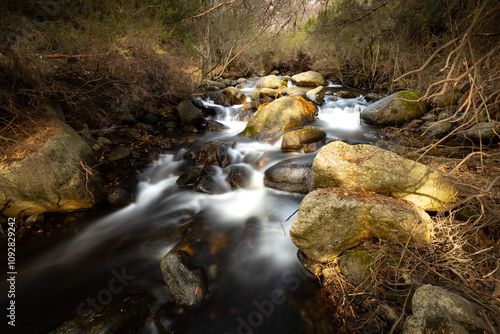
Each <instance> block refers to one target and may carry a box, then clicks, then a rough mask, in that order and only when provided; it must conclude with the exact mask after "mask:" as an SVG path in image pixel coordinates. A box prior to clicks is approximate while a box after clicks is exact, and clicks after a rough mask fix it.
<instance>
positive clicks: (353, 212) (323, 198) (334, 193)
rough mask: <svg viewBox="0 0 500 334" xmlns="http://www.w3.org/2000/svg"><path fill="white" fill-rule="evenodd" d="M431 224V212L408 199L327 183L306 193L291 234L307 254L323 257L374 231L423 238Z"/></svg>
mask: <svg viewBox="0 0 500 334" xmlns="http://www.w3.org/2000/svg"><path fill="white" fill-rule="evenodd" d="M431 227H432V220H431V218H430V217H429V215H428V214H427V213H426V212H425V211H424V210H422V209H420V208H418V207H416V206H415V205H413V204H411V203H409V202H406V201H402V200H400V199H396V198H392V197H388V196H384V195H380V194H376V193H373V192H368V191H362V190H354V189H348V188H330V189H317V190H314V191H312V192H310V193H309V194H307V195H306V197H305V198H304V199H303V200H302V202H301V203H300V205H299V213H298V215H297V218H296V219H295V221H294V223H293V224H292V226H291V227H290V236H291V238H292V241H293V243H294V244H295V245H296V246H297V247H298V248H299V249H300V250H301V251H302V252H304V254H306V255H307V257H309V258H310V259H312V260H315V261H318V262H325V261H329V260H332V259H334V258H335V257H337V256H339V255H340V254H341V253H342V252H343V251H345V250H346V249H348V248H351V247H354V246H356V245H357V244H359V243H360V242H362V241H363V240H366V239H369V238H373V237H375V238H381V239H392V238H393V237H395V238H397V239H398V240H400V241H401V242H403V243H406V242H408V241H410V242H413V243H427V242H429V240H430V230H431Z"/></svg>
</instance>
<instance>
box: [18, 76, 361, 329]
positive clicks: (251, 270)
mask: <svg viewBox="0 0 500 334" xmlns="http://www.w3.org/2000/svg"><path fill="white" fill-rule="evenodd" d="M329 87H333V86H332V85H331V83H329ZM252 90H253V88H246V89H244V90H242V91H243V92H245V93H249V92H251V91H252ZM203 103H204V104H205V105H206V106H210V107H214V108H216V109H217V110H219V114H218V116H217V118H216V119H217V120H218V121H219V122H221V123H223V124H224V125H226V126H227V127H228V129H227V130H225V131H221V132H212V133H209V132H207V133H206V134H205V135H204V136H202V137H201V138H200V139H199V141H201V142H208V141H213V140H219V141H224V140H227V141H231V142H232V141H236V145H235V146H234V148H229V149H228V151H229V154H230V156H231V160H232V164H231V166H240V167H243V168H245V169H246V170H247V171H248V174H249V177H248V182H247V185H246V187H245V188H244V189H238V190H231V187H230V185H229V183H228V182H227V181H226V180H225V179H226V176H227V174H228V172H229V170H230V168H231V166H229V167H226V168H219V167H215V170H216V175H215V178H216V181H217V182H218V183H219V185H221V186H222V188H224V189H225V190H226V191H227V192H226V193H224V194H220V195H208V194H202V193H197V192H194V191H191V190H189V189H184V188H181V187H179V186H178V185H177V184H176V180H177V178H178V177H179V175H181V174H182V173H183V172H184V171H185V170H187V169H189V168H190V167H191V166H190V164H189V163H188V162H186V161H184V160H182V156H183V154H184V153H185V152H186V149H181V150H180V151H179V152H178V153H176V154H168V155H163V156H160V157H159V158H158V160H157V161H156V162H154V163H153V164H152V165H151V166H149V167H148V168H147V169H146V170H144V171H141V172H140V175H139V180H140V182H139V184H138V192H137V196H136V200H135V202H134V203H132V204H130V205H129V206H127V207H125V208H123V209H121V210H118V211H116V212H114V213H112V214H110V215H108V216H107V217H104V218H102V219H99V220H97V221H95V222H93V223H91V224H90V225H89V226H88V227H87V228H85V229H83V230H82V231H80V232H79V233H78V234H77V235H76V236H74V237H72V238H71V239H69V240H66V241H63V242H61V243H59V244H58V245H54V247H53V249H52V250H51V251H49V252H47V253H45V254H43V255H41V256H39V257H38V258H36V260H34V261H33V264H32V265H30V268H29V269H27V270H26V271H25V272H23V276H24V277H34V278H38V277H42V279H43V275H45V274H46V273H47V272H48V271H51V270H52V269H53V268H55V267H57V268H65V267H72V266H76V267H77V268H78V270H79V271H78V272H79V273H83V272H85V275H83V274H81V275H83V277H89V279H91V280H92V279H94V277H95V276H97V275H104V276H106V274H107V273H108V272H109V270H110V268H119V267H121V266H123V267H126V268H127V270H129V271H131V272H133V273H134V276H137V277H139V278H137V279H136V280H135V281H134V282H132V283H131V284H130V288H131V289H133V291H142V292H147V293H149V294H151V295H153V296H155V297H156V299H157V300H158V302H160V303H164V302H168V301H169V299H168V294H166V292H165V289H164V288H163V287H162V286H161V282H158V278H157V275H158V274H157V272H158V270H159V269H158V268H159V261H160V259H161V258H162V257H163V256H164V255H165V254H166V253H167V252H168V251H169V250H171V249H172V248H175V246H176V244H178V243H179V242H180V241H181V240H182V235H181V233H180V232H179V231H181V230H182V229H183V228H189V229H190V230H194V231H195V234H194V235H196V236H197V237H196V238H194V237H193V239H192V240H191V239H190V240H188V244H189V245H191V246H190V247H192V248H193V249H195V253H194V257H195V258H199V260H200V261H207V259H208V260H210V258H211V256H216V258H215V259H211V260H210V261H212V262H213V264H211V263H204V262H203V264H204V267H205V269H206V270H209V268H210V273H211V274H210V275H209V276H210V277H211V282H212V283H213V287H212V288H213V289H214V290H215V291H214V292H213V294H215V295H217V294H219V295H224V296H226V297H225V298H228V299H230V300H231V303H230V305H232V306H231V309H240V310H248V312H251V311H252V310H253V305H252V301H253V300H254V299H255V298H256V297H255V296H256V295H259V294H260V295H263V296H268V294H269V292H267V291H271V289H276V288H279V289H281V290H283V291H289V290H290V288H289V285H288V286H287V281H286V280H283V273H286V271H287V270H292V271H293V272H298V271H299V270H300V268H301V266H300V264H299V262H298V260H297V257H296V252H297V248H296V247H295V245H294V244H293V243H292V242H291V240H290V236H289V232H288V230H289V228H290V226H291V224H292V223H293V221H294V219H295V217H296V214H294V212H295V211H296V210H297V208H298V205H299V203H300V201H301V199H302V198H303V195H298V194H290V193H284V192H280V191H276V190H273V189H268V188H266V187H264V182H263V178H264V172H265V170H266V169H267V168H269V167H270V166H272V165H274V164H275V163H277V162H279V161H282V160H284V159H287V158H291V157H296V156H299V155H301V154H302V153H301V152H295V153H283V152H281V149H280V147H281V138H279V139H278V140H276V141H275V142H274V143H263V142H257V141H251V140H248V139H244V138H237V137H236V135H237V134H238V133H239V132H241V131H242V130H243V129H244V127H245V126H246V122H240V121H238V117H237V115H238V112H239V111H240V110H241V106H232V107H221V106H217V105H215V104H213V101H211V100H205V101H203ZM366 104H367V103H366V102H364V100H363V99H362V98H357V99H338V100H334V99H333V97H332V96H327V97H326V102H325V104H324V105H322V106H321V107H319V108H318V116H317V118H318V120H317V121H316V122H314V124H313V125H315V126H317V127H319V128H322V129H323V130H325V131H326V132H327V134H328V138H330V139H332V138H342V139H351V140H363V139H364V137H363V135H364V133H365V132H367V131H369V130H370V128H367V127H366V126H365V125H363V124H362V123H361V121H360V118H359V114H360V112H361V110H362V109H363V108H364V107H365V106H366ZM287 218H289V219H288V220H287ZM193 221H194V222H193ZM201 222H202V223H201ZM207 233H208V234H209V235H211V238H214V235H215V236H218V235H219V234H217V233H221V238H222V236H223V235H226V238H229V241H228V245H226V246H224V247H225V248H226V250H225V253H224V254H222V255H221V254H218V253H217V255H212V254H209V252H208V250H205V251H201V250H198V253H196V249H197V248H196V247H197V243H199V242H201V241H200V240H203V238H204V234H207ZM210 240H212V239H210ZM223 240H225V239H224V238H222V239H221V240H220V242H221V243H223ZM114 248H116V250H114ZM202 249H203V248H202ZM204 252H205V253H206V254H205V253H204ZM96 259H97V260H98V263H99V266H98V268H97V267H90V269H86V268H88V266H87V265H85V263H93V261H95V260H96ZM202 259H203V260H202ZM137 262H139V263H140V264H137ZM219 262H220V263H219ZM117 266H118V267H117ZM80 267H81V268H80ZM151 268H153V269H151ZM212 269H213V270H212ZM88 270H95V272H96V273H88ZM134 270H135V271H134ZM151 270H153V272H154V273H156V274H153V275H152V277H151V274H150V273H151ZM93 275H95V276H93ZM155 275H156V276H155ZM64 277H65V276H64ZM65 279H66V278H61V280H65ZM228 279H229V281H230V283H226V282H227V280H228ZM82 280H83V279H82ZM77 282H79V283H78V284H80V285H82V284H84V283H82V281H81V280H77ZM218 282H222V283H218ZM271 282H273V283H271ZM299 282H301V283H300V284H302V287H303V288H304V289H305V286H306V283H302V282H303V281H299ZM55 284H56V285H57V282H55ZM75 284H77V283H75ZM99 284H101V283H99ZM99 284H98V286H97V287H96V288H97V290H99V289H101V285H99ZM218 284H221V285H223V286H224V289H225V291H222V290H220V289H221V288H220V287H218ZM300 284H299V285H300ZM313 285H314V283H313ZM25 286H29V288H27V289H28V291H31V290H36V289H37V285H36V284H33V283H25ZM76 289H79V287H78V285H76V286H71V288H70V289H69V291H66V290H62V288H60V287H57V286H54V287H53V290H51V291H52V292H51V291H48V292H47V293H48V294H51V293H54V291H56V292H57V293H58V294H66V293H71V292H72V291H74V290H76ZM90 291H92V290H90ZM81 293H82V294H85V292H81ZM89 293H90V294H91V295H92V292H89ZM94 295H95V293H94ZM83 296H85V295H83ZM82 298H83V297H82ZM214 298H215V297H214ZM288 298H292V296H291V295H290V296H289V297H288ZM42 304H43V303H42ZM213 304H214V303H212V305H209V306H207V309H206V310H204V311H199V312H198V321H196V322H199V323H201V324H202V323H203V321H210V320H209V319H210V317H211V312H215V313H217V314H227V316H226V318H227V319H229V320H226V321H228V323H227V324H225V323H224V324H222V325H223V326H222V327H223V328H222V329H227V328H235V326H236V325H237V323H236V322H235V321H234V318H235V316H231V315H230V312H229V310H228V309H225V308H224V307H226V306H224V305H225V303H222V304H221V306H219V305H218V304H216V305H213ZM219 307H220V308H219ZM211 308H213V309H214V310H216V311H213V310H211ZM242 312H247V311H242ZM290 312H291V311H290ZM286 317H291V318H297V319H299V318H298V317H297V314H295V313H293V312H292V313H290V314H287V315H286ZM172 321H173V320H172ZM178 321H181V320H178ZM190 326H193V327H190ZM197 326H199V324H197V325H195V324H192V323H191V322H190V321H189V320H188V322H186V324H184V325H183V328H185V329H186V332H190V333H191V332H193V333H194V332H197V330H196V328H197ZM217 328H219V327H217ZM156 330H157V329H156V327H155V325H153V324H152V326H151V332H154V331H156ZM217 331H219V329H217ZM217 331H214V332H217ZM328 331H329V330H326V331H322V330H320V331H318V332H320V333H322V332H328Z"/></svg>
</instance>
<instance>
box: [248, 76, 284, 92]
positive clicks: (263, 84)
mask: <svg viewBox="0 0 500 334" xmlns="http://www.w3.org/2000/svg"><path fill="white" fill-rule="evenodd" d="M281 86H285V84H284V83H283V80H281V79H280V78H278V77H277V76H275V75H268V76H266V77H263V78H260V79H259V81H257V83H256V84H255V88H272V89H278V88H280V87H281Z"/></svg>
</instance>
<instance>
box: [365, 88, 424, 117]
mask: <svg viewBox="0 0 500 334" xmlns="http://www.w3.org/2000/svg"><path fill="white" fill-rule="evenodd" d="M419 97H420V96H419V95H418V94H417V93H414V92H410V91H407V90H405V91H401V92H398V93H395V94H392V95H389V96H387V97H385V98H383V99H382V100H379V101H377V102H375V103H373V104H371V105H369V106H368V107H366V108H365V109H363V111H361V115H360V117H361V119H363V120H365V121H366V122H367V123H370V124H375V125H401V124H405V123H408V122H409V121H411V120H412V119H415V118H419V117H422V116H423V115H424V114H425V112H426V111H427V104H426V103H424V102H417V100H418V98H419ZM405 100H415V102H408V101H405Z"/></svg>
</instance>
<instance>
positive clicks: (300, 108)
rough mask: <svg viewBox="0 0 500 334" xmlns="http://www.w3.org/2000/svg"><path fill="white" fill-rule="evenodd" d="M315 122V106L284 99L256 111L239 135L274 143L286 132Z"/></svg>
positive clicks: (300, 100) (293, 98)
mask: <svg viewBox="0 0 500 334" xmlns="http://www.w3.org/2000/svg"><path fill="white" fill-rule="evenodd" d="M314 120H315V117H314V106H313V105H312V104H309V103H307V102H306V101H305V100H304V99H301V98H296V97H283V98H280V99H277V100H275V101H273V102H271V103H269V104H268V105H266V106H264V107H262V108H261V109H259V110H258V111H256V112H255V113H254V114H253V115H252V117H251V118H250V121H249V122H248V124H247V126H246V128H245V130H243V131H242V132H241V133H240V134H239V135H241V136H247V137H250V138H253V139H258V140H267V141H272V140H274V139H276V138H278V137H279V136H280V135H282V134H283V133H284V132H285V131H286V130H288V129H292V128H295V127H299V126H301V125H304V124H306V123H308V122H312V121H314Z"/></svg>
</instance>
